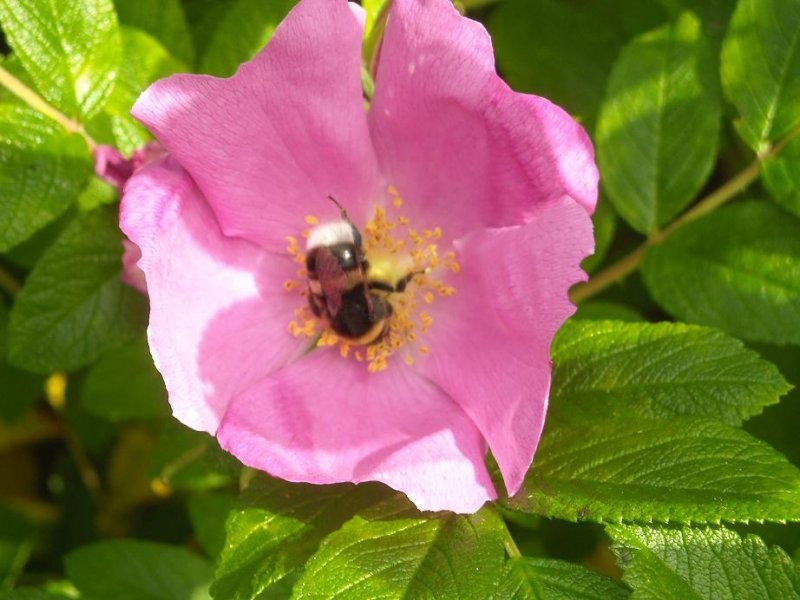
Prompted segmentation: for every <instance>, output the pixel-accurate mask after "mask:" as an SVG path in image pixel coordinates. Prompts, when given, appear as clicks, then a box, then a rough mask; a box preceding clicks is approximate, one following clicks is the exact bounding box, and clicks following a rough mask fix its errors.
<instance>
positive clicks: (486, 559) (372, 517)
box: [293, 500, 505, 600]
mask: <svg viewBox="0 0 800 600" xmlns="http://www.w3.org/2000/svg"><path fill="white" fill-rule="evenodd" d="M408 507H409V504H408V501H406V500H403V501H396V500H393V501H390V502H387V503H384V504H383V505H380V506H377V507H375V508H374V509H373V510H371V511H370V512H369V514H365V515H363V516H362V515H359V516H356V517H353V519H351V520H350V521H348V522H347V523H346V524H345V525H344V526H343V527H342V528H341V529H340V530H338V531H336V532H334V533H332V534H331V535H330V536H328V537H327V538H326V539H325V541H323V543H322V545H321V546H320V549H319V551H317V553H316V554H315V555H314V556H313V557H312V558H311V560H309V561H308V564H307V565H306V569H305V571H304V572H303V574H302V576H301V577H300V579H299V581H298V582H297V584H296V585H295V588H294V595H293V597H294V598H297V599H303V598H331V597H336V598H354V599H361V598H387V599H388V598H398V599H400V598H423V597H428V598H475V599H476V600H477V599H479V600H485V599H486V598H488V597H490V596H491V594H492V593H493V592H494V590H495V586H496V585H497V581H498V578H499V577H500V575H501V574H502V572H503V569H504V563H505V554H504V550H503V548H504V546H503V535H502V531H503V527H504V526H503V525H502V523H501V522H500V518H499V517H498V516H497V514H496V513H495V512H494V511H492V510H489V509H483V510H481V511H479V512H477V513H475V514H474V515H455V514H451V513H448V514H444V515H441V516H434V515H429V514H421V513H419V512H417V511H415V510H409V508H408Z"/></svg>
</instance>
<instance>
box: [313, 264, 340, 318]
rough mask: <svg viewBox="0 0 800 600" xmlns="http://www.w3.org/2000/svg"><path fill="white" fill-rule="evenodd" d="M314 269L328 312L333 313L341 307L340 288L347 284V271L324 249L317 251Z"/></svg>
mask: <svg viewBox="0 0 800 600" xmlns="http://www.w3.org/2000/svg"><path fill="white" fill-rule="evenodd" d="M315 270H316V272H317V277H318V278H319V283H320V286H321V287H322V294H323V295H324V296H325V304H326V305H327V306H328V314H330V315H335V314H337V313H338V312H339V309H340V308H341V307H342V290H344V289H345V286H346V285H347V273H346V272H345V271H344V269H342V267H341V265H339V261H338V260H337V259H336V257H335V256H334V255H333V254H331V253H330V252H328V251H326V250H324V249H321V250H320V252H318V253H317V262H316V265H315Z"/></svg>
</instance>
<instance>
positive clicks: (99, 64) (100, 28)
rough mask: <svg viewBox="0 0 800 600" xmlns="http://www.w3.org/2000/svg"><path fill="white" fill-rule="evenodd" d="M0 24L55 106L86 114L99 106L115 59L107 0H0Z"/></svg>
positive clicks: (115, 39) (110, 6)
mask: <svg viewBox="0 0 800 600" xmlns="http://www.w3.org/2000/svg"><path fill="white" fill-rule="evenodd" d="M0 25H2V27H3V31H4V32H5V35H6V38H7V39H8V43H9V45H10V46H11V47H12V48H13V49H14V52H15V54H16V55H17V56H18V57H19V59H20V61H21V62H22V64H23V65H24V67H25V70H26V71H27V72H28V73H29V74H30V76H31V78H32V79H33V81H34V82H35V83H36V87H37V88H38V90H39V92H40V93H41V94H42V96H44V97H45V98H46V99H47V100H49V101H50V102H51V103H52V104H54V105H55V106H56V108H58V109H60V110H61V111H62V112H64V113H66V114H67V115H69V116H77V115H81V116H82V117H83V118H89V117H91V116H92V115H94V114H96V113H97V112H98V111H99V110H100V109H101V108H102V107H103V104H105V101H106V100H107V99H108V96H109V94H110V93H111V89H112V87H113V85H114V78H115V77H116V74H117V69H118V67H119V62H120V59H121V53H120V43H119V35H118V31H117V15H116V12H114V5H113V4H112V2H111V0H82V1H81V2H53V1H52V0H0Z"/></svg>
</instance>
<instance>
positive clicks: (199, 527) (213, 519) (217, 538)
mask: <svg viewBox="0 0 800 600" xmlns="http://www.w3.org/2000/svg"><path fill="white" fill-rule="evenodd" d="M188 505H189V518H190V519H191V520H192V528H193V529H194V532H195V535H196V536H197V541H198V542H200V545H201V546H202V547H203V550H205V552H206V554H207V555H208V556H209V557H210V558H216V557H217V556H219V555H220V553H221V552H222V549H223V548H224V547H225V520H226V519H227V517H228V513H229V512H230V511H232V510H233V508H234V506H235V505H236V498H234V497H233V496H228V495H226V494H198V495H195V496H191V497H190V498H189V501H188Z"/></svg>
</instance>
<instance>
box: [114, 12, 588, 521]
mask: <svg viewBox="0 0 800 600" xmlns="http://www.w3.org/2000/svg"><path fill="white" fill-rule="evenodd" d="M362 34H363V16H362V15H361V14H360V9H359V8H358V7H357V6H355V5H348V3H347V2H345V1H344V0H302V1H301V2H300V3H299V4H298V5H297V6H296V7H295V9H294V10H293V11H292V12H291V13H290V14H289V16H288V17H287V18H286V20H285V21H284V22H283V23H282V24H281V26H280V27H279V28H278V29H277V31H276V32H275V35H274V37H273V38H272V40H271V41H270V43H269V45H268V46H267V47H266V48H265V49H264V50H263V51H261V52H260V53H259V54H258V55H257V56H256V57H255V58H254V59H253V60H252V61H250V62H249V63H246V64H244V65H242V66H241V68H240V69H239V71H238V72H237V73H236V75H235V76H233V77H232V78H230V79H217V78H214V77H209V76H197V75H176V76H173V77H170V78H168V79H165V80H162V81H159V82H157V83H155V84H154V85H153V86H151V87H150V88H149V89H148V90H147V91H146V92H145V93H144V94H143V95H142V97H141V98H140V99H139V101H138V102H137V104H136V106H135V107H134V111H133V112H134V115H135V116H136V118H137V119H139V120H141V121H142V122H143V123H144V124H145V125H146V126H147V127H149V128H150V130H151V131H152V132H153V133H154V134H155V135H156V136H157V137H158V139H159V140H160V142H161V143H162V144H163V145H164V146H165V147H166V148H167V150H168V151H169V153H170V157H168V158H166V159H165V160H162V161H160V162H158V163H155V164H152V165H149V166H147V167H145V168H144V169H142V170H141V171H139V172H137V173H136V174H135V175H134V176H133V177H132V178H131V180H130V181H129V182H128V185H127V188H126V193H125V197H124V200H123V205H122V229H123V231H124V232H125V233H126V234H127V235H128V237H129V238H130V239H131V240H132V241H133V242H135V243H136V244H137V245H138V246H139V247H140V248H141V251H142V258H141V260H140V261H139V265H140V266H141V268H142V269H143V270H144V272H145V275H146V278H147V287H148V291H149V295H150V302H151V314H150V327H149V339H150V346H151V350H152V353H153V357H154V359H155V362H156V366H157V367H158V369H159V370H160V371H161V373H162V375H163V376H164V381H165V382H166V385H167V389H168V390H169V398H170V403H171V405H172V409H173V411H174V414H175V416H176V417H177V418H178V419H180V420H181V421H183V422H184V423H185V424H187V425H189V426H190V427H193V428H195V429H199V430H203V431H207V432H210V433H212V434H215V435H216V436H217V438H218V439H219V441H220V443H221V445H222V446H223V447H224V448H225V449H227V450H228V451H230V452H231V453H233V454H234V455H235V456H237V457H238V458H239V459H240V460H241V461H242V462H244V463H245V464H247V465H250V466H252V467H255V468H258V469H263V470H265V471H267V472H269V473H271V474H273V475H275V476H278V477H282V478H285V479H289V480H292V481H306V482H313V483H333V482H342V481H353V482H359V481H365V480H378V481H383V482H385V483H387V484H388V485H390V486H392V487H393V488H395V489H398V490H402V491H403V492H405V493H406V494H407V495H408V496H409V498H410V499H411V500H412V501H413V502H414V503H415V504H416V505H417V506H418V507H420V508H421V509H428V510H439V509H449V510H454V511H458V512H472V511H475V510H477V509H478V508H479V507H480V506H481V505H482V504H483V503H484V502H485V501H486V500H489V499H492V498H495V497H496V492H495V490H494V488H493V486H492V482H491V481H490V478H489V475H488V473H487V470H486V467H485V464H484V457H485V453H486V450H487V447H488V448H490V449H491V451H492V452H493V454H494V457H495V459H496V460H497V463H498V465H499V467H500V470H501V472H502V475H503V479H504V481H505V485H506V488H507V490H508V492H509V493H512V494H513V493H514V492H516V490H517V489H518V488H519V487H520V485H521V482H522V479H523V477H524V475H525V473H526V471H527V469H528V467H529V466H530V464H531V460H532V458H533V454H534V450H535V449H536V445H537V443H538V440H539V436H540V433H541V430H542V425H543V422H544V417H545V412H546V408H547V398H548V391H549V385H550V359H549V355H548V352H549V346H550V342H551V339H552V337H553V334H554V333H555V331H556V330H557V329H558V327H559V326H560V325H561V323H562V322H563V321H564V320H565V319H566V318H567V317H568V316H569V315H570V314H571V313H572V312H573V310H574V307H573V306H572V305H571V304H570V303H569V300H568V297H567V290H568V288H569V287H570V286H571V285H572V284H574V283H575V282H577V281H581V280H583V279H584V278H585V276H584V274H583V272H582V271H581V270H580V268H579V263H580V261H581V260H582V259H583V258H584V257H585V256H587V255H588V254H589V253H591V252H592V248H593V240H592V226H591V222H590V218H589V215H590V213H591V212H592V211H593V209H594V205H595V201H596V193H597V170H596V168H595V165H594V162H593V152H592V147H591V144H590V141H589V139H588V138H587V136H586V134H585V133H584V131H583V130H582V129H581V128H580V126H578V125H577V124H576V123H575V122H574V121H573V120H572V119H571V118H570V117H569V116H568V115H567V114H565V113H564V111H562V110H561V109H560V108H558V107H556V106H554V105H553V104H551V103H550V102H548V101H547V100H544V99H543V98H539V97H536V96H527V95H523V94H517V93H514V92H512V91H511V90H510V89H509V88H508V87H507V86H506V84H505V83H503V81H501V80H500V79H499V77H498V76H497V75H496V73H495V69H494V63H493V56H492V47H491V42H490V39H489V36H488V34H487V33H486V31H485V30H484V29H483V27H482V26H481V25H479V24H478V23H476V22H473V21H471V20H469V19H466V18H463V17H461V16H460V15H459V14H458V13H457V12H456V10H455V9H454V8H453V7H452V5H451V3H450V2H449V0H394V2H393V4H392V8H391V12H390V14H389V17H388V22H387V26H386V31H385V35H384V39H383V43H382V47H381V50H380V60H379V62H378V65H377V70H376V74H375V93H374V97H373V98H372V99H371V102H370V105H369V108H368V110H365V102H364V99H363V96H362V88H361V78H360V66H361V40H362ZM329 195H332V196H333V197H334V198H336V199H337V200H338V201H339V202H340V203H341V204H342V205H343V206H344V208H346V210H347V212H348V214H349V216H350V218H351V219H352V222H353V223H354V224H355V225H356V226H357V227H358V229H359V230H360V232H361V234H362V236H363V237H364V248H365V252H366V257H367V259H368V260H369V262H370V265H371V266H370V267H369V271H368V276H369V277H370V278H380V279H382V280H384V281H387V280H388V281H390V282H391V283H395V282H396V281H397V279H398V278H401V277H402V276H403V275H407V274H409V273H413V272H418V274H417V275H415V276H414V277H413V279H412V281H411V282H410V283H409V284H408V286H407V288H406V290H405V291H403V292H395V293H382V294H383V296H382V297H384V296H385V297H386V298H388V301H389V302H390V303H391V305H392V306H393V307H394V314H393V316H392V317H391V318H390V321H389V322H390V324H391V329H390V331H389V332H388V334H386V335H385V336H384V337H382V338H380V340H379V341H378V342H376V343H373V344H371V345H369V346H359V345H358V344H354V343H351V342H348V341H347V340H346V339H342V338H341V336H340V337H339V338H337V337H336V336H334V335H333V334H332V333H331V331H330V330H329V329H328V328H327V327H326V321H325V319H324V318H315V317H313V315H312V314H311V311H310V309H309V308H308V305H309V302H308V294H309V288H308V282H307V281H308V280H307V274H306V273H305V271H304V261H303V253H304V252H305V251H306V247H305V242H304V239H303V235H304V233H305V234H306V235H307V234H308V230H309V229H310V228H311V227H312V226H313V225H314V224H315V223H316V222H317V221H322V222H325V221H337V220H338V219H339V211H338V209H337V208H336V207H335V206H334V205H333V203H332V202H330V201H329V200H328V199H327V197H328V196H329ZM320 335H321V337H319V336H320ZM317 340H318V341H317ZM315 344H316V345H315Z"/></svg>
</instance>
